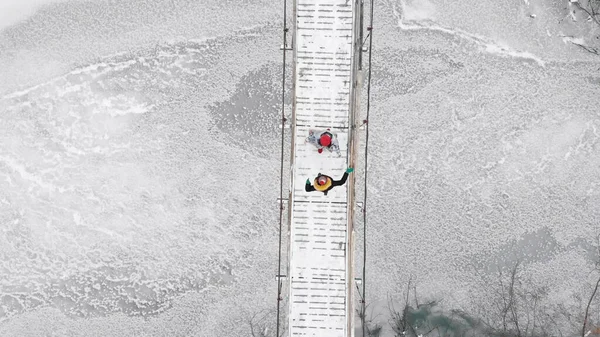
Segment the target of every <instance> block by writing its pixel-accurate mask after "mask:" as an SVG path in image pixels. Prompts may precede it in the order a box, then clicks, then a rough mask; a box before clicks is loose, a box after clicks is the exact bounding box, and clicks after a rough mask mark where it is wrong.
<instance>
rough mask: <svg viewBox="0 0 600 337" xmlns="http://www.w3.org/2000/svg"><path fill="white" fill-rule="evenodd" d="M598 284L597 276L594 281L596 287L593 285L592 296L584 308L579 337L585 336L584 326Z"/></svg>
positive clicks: (599, 282)
mask: <svg viewBox="0 0 600 337" xmlns="http://www.w3.org/2000/svg"><path fill="white" fill-rule="evenodd" d="M599 285H600V277H599V278H598V281H596V287H594V291H593V292H592V296H590V300H589V301H588V304H587V307H586V308H585V316H583V328H582V329H581V337H585V326H586V324H587V319H588V315H589V311H590V306H591V305H592V301H593V300H594V297H595V296H596V292H597V291H598V286H599Z"/></svg>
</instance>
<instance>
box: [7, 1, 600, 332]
mask: <svg viewBox="0 0 600 337" xmlns="http://www.w3.org/2000/svg"><path fill="white" fill-rule="evenodd" d="M549 3H550V1H544V0H539V1H536V0H529V1H521V2H518V1H513V2H497V3H496V2H494V3H493V4H490V5H485V6H484V5H481V3H480V2H479V1H474V0H473V1H470V0H469V1H462V2H460V3H454V2H453V3H450V2H448V1H443V0H436V1H419V2H418V4H417V2H415V3H411V2H408V3H401V2H393V1H385V2H382V3H380V4H379V6H378V7H377V8H376V11H375V12H376V18H375V20H376V22H375V27H376V29H375V39H374V60H373V64H374V69H373V71H374V72H373V76H374V78H373V93H374V94H373V106H372V112H371V113H372V115H371V120H370V126H371V129H370V130H371V132H372V134H371V136H370V137H371V138H370V140H371V141H372V143H370V145H369V146H370V147H369V149H370V154H369V156H370V157H369V163H370V168H369V169H370V171H369V172H370V173H369V183H370V186H369V188H370V194H369V217H370V218H369V224H370V228H369V237H368V245H369V262H370V263H369V265H368V269H367V270H368V275H367V277H368V283H367V285H368V292H369V293H368V294H369V295H368V296H369V298H368V300H369V301H371V302H372V303H373V305H374V306H378V305H382V306H385V304H386V300H387V296H388V295H395V294H398V293H401V292H402V291H403V289H404V288H405V285H406V283H407V281H408V279H409V278H412V281H411V282H415V283H416V284H417V287H418V292H419V296H420V297H422V298H423V299H428V298H429V299H442V298H443V299H444V306H445V307H446V308H447V309H462V310H467V311H469V312H475V311H477V310H478V309H479V308H480V307H481V306H482V305H485V303H486V300H487V299H488V298H489V297H490V296H489V292H490V289H489V287H488V286H487V285H486V280H487V278H492V279H493V277H494V275H495V273H497V271H498V270H504V268H510V267H511V266H512V265H514V264H515V263H516V262H517V261H520V262H521V270H522V275H523V279H524V280H527V282H530V283H535V284H536V285H540V286H541V285H543V286H544V287H546V288H547V289H548V292H547V293H548V295H547V296H546V301H547V302H548V306H549V308H550V307H551V306H552V303H566V304H567V305H574V306H577V304H576V298H577V296H585V294H588V290H589V289H588V287H587V285H588V284H589V283H590V282H592V281H593V280H594V278H595V277H597V276H596V275H595V274H593V273H590V272H591V271H592V269H593V267H594V261H595V259H597V258H598V257H597V256H596V255H595V253H594V248H593V246H594V244H595V236H596V235H598V234H599V233H600V222H599V221H600V220H599V219H600V206H599V205H600V155H599V154H598V153H599V151H600V140H599V137H600V115H599V114H598V111H599V109H598V106H600V96H599V95H598V92H599V89H600V71H599V70H598V69H599V68H600V58H598V57H597V56H593V55H591V54H589V53H586V52H585V51H583V49H581V48H578V47H577V46H575V45H573V44H572V43H571V42H569V41H580V40H577V39H581V38H586V37H587V35H586V34H587V30H586V29H585V28H586V27H585V23H584V22H580V21H573V18H574V17H572V16H571V15H569V8H568V5H567V3H566V1H565V2H564V4H563V3H561V4H560V5H558V4H556V5H550V4H549ZM0 6H1V5H0ZM280 12H281V8H280V7H279V6H277V7H273V5H272V2H270V1H216V0H207V1H204V3H203V4H201V5H200V4H198V3H196V2H195V1H191V0H190V1H166V0H165V1H154V2H152V3H151V2H150V1H141V0H126V1H121V2H119V3H118V4H117V3H114V2H110V1H100V2H94V3H89V2H78V1H72V2H65V3H62V2H61V3H58V4H51V5H48V6H45V7H42V8H41V9H40V10H39V11H38V12H36V13H35V14H33V15H32V16H29V17H28V18H27V19H26V20H24V21H21V22H17V23H15V24H13V25H11V26H8V27H5V28H4V29H3V30H2V31H0V118H1V123H0V336H130V335H131V336H133V335H135V336H192V335H193V336H246V335H248V331H249V325H248V320H249V319H250V317H252V315H253V314H254V313H256V312H259V311H261V310H262V309H272V308H273V307H274V305H275V291H276V283H275V281H274V277H273V276H274V275H275V273H276V262H277V261H276V254H277V225H278V223H277V220H278V217H277V216H278V214H277V212H278V209H277V204H276V202H275V200H276V198H277V197H278V185H277V183H274V184H270V183H269V181H277V182H278V171H279V152H278V151H279V149H278V141H274V140H272V139H277V138H278V133H279V129H278V127H277V123H278V120H277V119H278V114H279V111H278V99H279V93H280V91H279V90H280V83H279V79H280V74H281V64H280V62H281V59H280V51H279V46H280V44H281V41H280V39H281V36H280V34H279V33H280V25H281V24H280V20H281V14H280ZM573 39H575V40H573ZM358 173H359V174H360V173H361V172H360V170H359V172H358ZM357 250H358V247H357ZM524 282H525V281H524ZM527 282H526V283H527ZM573 303H575V304H573ZM565 331H566V330H565Z"/></svg>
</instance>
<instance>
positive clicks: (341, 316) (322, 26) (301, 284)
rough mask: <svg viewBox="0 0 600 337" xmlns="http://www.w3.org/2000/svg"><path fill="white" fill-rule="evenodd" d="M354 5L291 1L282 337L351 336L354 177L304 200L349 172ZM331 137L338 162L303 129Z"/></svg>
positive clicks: (357, 20)
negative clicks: (314, 184) (320, 183)
mask: <svg viewBox="0 0 600 337" xmlns="http://www.w3.org/2000/svg"><path fill="white" fill-rule="evenodd" d="M360 3H361V2H360V0H296V1H295V3H294V20H295V24H294V40H293V41H294V43H293V47H292V49H293V50H294V92H293V115H292V140H293V143H292V151H291V167H292V178H291V179H292V181H291V191H290V196H289V199H288V200H289V205H290V207H289V214H288V219H289V246H288V247H289V265H288V275H287V277H288V282H289V283H288V285H289V289H288V303H289V307H288V329H287V330H288V334H289V336H340V337H342V336H344V337H346V336H353V335H354V331H353V330H354V308H353V292H354V277H353V274H354V273H353V268H352V267H353V255H354V248H353V226H352V224H353V215H354V204H355V202H354V173H353V174H351V175H350V177H349V178H348V182H347V183H346V184H345V185H343V186H340V187H336V188H334V189H332V190H331V191H329V193H328V195H327V196H325V195H323V193H321V192H305V191H304V185H305V181H306V179H310V180H311V181H312V180H313V179H314V177H315V176H316V175H317V174H318V173H323V174H326V175H329V176H331V177H333V178H334V179H336V180H337V179H340V178H341V176H342V175H343V173H344V171H345V170H346V168H347V167H354V161H355V156H356V150H355V149H356V147H357V142H358V138H357V135H356V130H357V128H356V127H353V125H354V126H355V125H356V123H355V120H356V119H358V117H357V116H358V111H357V110H358V109H357V108H356V107H357V106H358V99H357V97H358V95H359V92H360V90H359V88H360V81H359V80H358V78H359V76H358V75H359V71H358V63H359V60H358V57H359V51H360V42H359V41H360V36H361V34H360V32H361V29H362V28H361V27H360V25H361V22H362V19H361V17H362V13H360V12H361V8H362V6H361V4H360ZM327 128H329V129H331V131H332V132H334V133H337V135H338V139H339V142H340V150H341V152H342V156H341V157H338V156H337V155H336V154H335V153H330V152H329V151H327V150H325V151H323V153H321V154H319V153H318V152H317V151H316V148H315V147H314V146H312V145H310V144H305V141H304V140H305V138H306V137H307V136H308V130H309V129H327Z"/></svg>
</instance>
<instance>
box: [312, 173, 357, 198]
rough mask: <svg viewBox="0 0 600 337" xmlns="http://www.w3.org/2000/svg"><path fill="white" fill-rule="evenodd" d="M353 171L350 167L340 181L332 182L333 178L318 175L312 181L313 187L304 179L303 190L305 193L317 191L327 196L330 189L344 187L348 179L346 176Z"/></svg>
mask: <svg viewBox="0 0 600 337" xmlns="http://www.w3.org/2000/svg"><path fill="white" fill-rule="evenodd" d="M353 171H354V169H353V168H352V167H349V168H348V169H346V172H344V175H343V176H342V179H340V180H333V178H331V177H330V176H326V175H324V174H321V173H319V174H318V175H317V177H316V178H315V180H314V181H313V184H314V185H313V184H311V183H310V179H306V185H304V190H305V191H306V192H313V191H319V192H323V194H325V195H327V192H329V191H330V190H331V189H332V188H334V187H336V186H342V185H344V184H345V183H346V180H347V179H348V174H350V173H352V172H353Z"/></svg>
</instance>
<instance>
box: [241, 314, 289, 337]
mask: <svg viewBox="0 0 600 337" xmlns="http://www.w3.org/2000/svg"><path fill="white" fill-rule="evenodd" d="M275 316H276V315H275V310H274V309H271V310H266V309H265V310H261V311H258V312H256V313H254V314H253V315H252V317H251V318H250V319H249V320H248V325H249V326H250V334H251V336H252V337H283V336H284V335H285V332H286V329H285V318H284V317H282V320H281V322H280V324H281V325H280V329H279V336H276V334H277V326H276V324H277V322H275V321H276V320H275V319H274V317H275Z"/></svg>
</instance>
